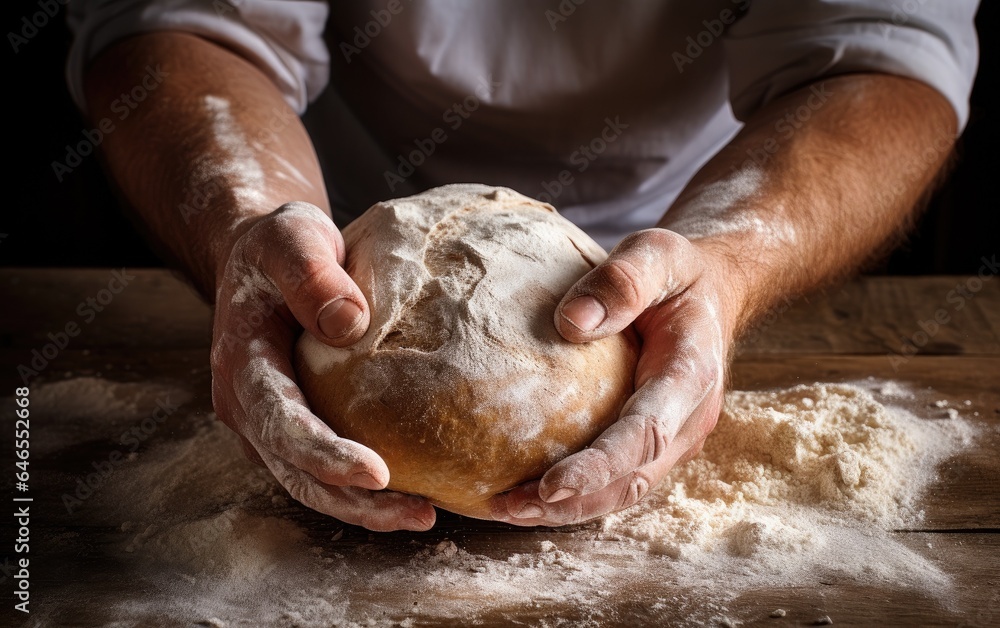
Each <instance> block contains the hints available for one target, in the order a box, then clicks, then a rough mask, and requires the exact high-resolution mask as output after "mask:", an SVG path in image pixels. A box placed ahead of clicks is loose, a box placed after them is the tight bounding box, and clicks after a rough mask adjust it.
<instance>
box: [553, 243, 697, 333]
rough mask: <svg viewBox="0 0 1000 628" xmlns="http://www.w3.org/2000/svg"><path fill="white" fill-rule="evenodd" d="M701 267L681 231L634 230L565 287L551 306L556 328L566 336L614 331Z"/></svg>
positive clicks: (689, 279) (682, 284) (675, 290)
mask: <svg viewBox="0 0 1000 628" xmlns="http://www.w3.org/2000/svg"><path fill="white" fill-rule="evenodd" d="M700 272H701V269H700V265H699V264H698V262H697V258H696V255H695V249H694V246H693V245H692V244H691V243H690V242H689V241H688V240H687V239H686V238H684V236H681V235H679V234H677V233H674V232H673V231H668V230H666V229H659V228H654V229H645V230H643V231H637V232H635V233H632V234H630V235H628V236H627V237H626V238H625V239H624V240H622V241H621V242H620V243H619V244H618V246H616V247H615V248H614V249H613V250H612V251H611V253H610V254H609V255H608V258H607V259H606V260H604V262H602V263H601V264H600V265H598V266H597V267H596V268H594V269H593V270H591V271H590V272H589V273H587V274H586V275H584V276H583V277H582V278H581V279H580V280H579V281H577V282H576V284H575V285H574V286H573V287H572V288H570V289H569V291H568V292H567V293H566V295H565V296H564V297H563V299H562V301H561V302H560V303H559V306H558V307H557V308H556V313H555V325H556V329H558V330H559V333H560V334H562V336H563V338H565V339H566V340H569V341H571V342H586V341H589V340H596V339H598V338H603V337H605V336H610V335H612V334H616V333H618V332H620V331H621V330H623V329H625V328H626V327H628V326H629V325H630V324H631V323H632V321H634V320H635V319H636V317H638V316H639V315H640V314H642V312H643V311H644V310H645V309H646V308H648V307H650V306H653V305H656V304H657V303H661V302H663V301H664V300H666V299H669V298H671V297H673V296H676V295H677V294H680V293H681V292H683V291H684V290H685V289H686V288H687V287H688V286H689V285H691V284H692V283H693V282H694V280H695V279H696V278H697V277H698V275H699V274H700Z"/></svg>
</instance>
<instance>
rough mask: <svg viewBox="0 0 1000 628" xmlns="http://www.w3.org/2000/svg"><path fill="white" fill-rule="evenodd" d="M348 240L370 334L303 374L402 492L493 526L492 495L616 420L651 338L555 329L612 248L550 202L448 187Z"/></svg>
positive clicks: (302, 365) (323, 409) (325, 355)
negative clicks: (642, 344) (590, 336)
mask: <svg viewBox="0 0 1000 628" xmlns="http://www.w3.org/2000/svg"><path fill="white" fill-rule="evenodd" d="M344 239H345V240H346V242H347V251H348V253H347V264H346V269H347V272H348V273H349V274H350V276H351V277H352V278H353V279H354V280H355V281H356V282H357V284H358V286H359V287H360V288H361V290H362V292H364V295H365V297H366V298H367V299H368V303H369V305H370V306H371V315H372V320H371V326H370V328H369V329H368V332H367V333H366V334H365V336H364V337H363V338H362V339H361V340H360V341H359V342H358V343H356V344H355V345H352V346H351V347H349V348H345V349H336V348H332V347H329V346H327V345H325V344H323V343H321V342H320V341H318V340H317V339H316V338H315V337H314V336H312V335H310V334H309V333H305V334H303V335H302V337H301V339H300V340H299V342H298V344H297V346H296V356H295V366H296V370H297V372H298V378H299V383H300V385H301V387H302V390H303V391H304V393H305V395H306V397H307V399H308V400H309V403H310V404H311V406H312V409H313V411H314V412H315V413H316V414H317V415H318V416H319V417H321V418H322V419H323V420H324V421H326V422H327V423H328V424H329V425H330V426H331V427H332V428H333V429H334V431H336V432H337V434H339V435H340V436H342V437H344V438H348V439H351V440H354V441H357V442H359V443H362V444H364V445H366V446H368V447H370V448H371V449H373V450H374V451H375V452H377V453H378V454H379V455H380V456H382V458H383V459H384V460H385V462H386V464H387V465H388V467H389V472H390V475H391V478H390V480H389V486H388V488H390V489H392V490H396V491H402V492H404V493H412V494H415V495H423V496H425V497H427V498H429V499H430V500H431V501H432V502H433V503H434V504H435V505H437V506H440V507H442V508H445V509H447V510H451V511H453V512H457V513H460V514H464V515H468V516H472V517H480V518H489V517H490V511H489V506H488V503H487V500H489V498H491V497H492V496H494V495H496V494H497V493H501V492H503V491H506V490H509V489H510V488H512V487H514V486H516V485H517V484H520V483H522V482H525V481H527V480H531V479H535V478H538V477H540V476H541V475H542V474H543V473H544V472H545V471H546V470H547V469H549V468H550V467H551V466H552V465H553V464H555V463H556V462H558V461H559V460H561V459H562V458H564V457H566V456H567V455H569V454H571V453H574V452H576V451H579V450H581V449H583V448H584V447H586V446H587V445H589V444H590V443H591V442H593V440H594V439H595V438H596V437H597V436H598V435H600V433H601V432H602V431H603V430H604V429H605V428H607V427H608V426H609V425H611V424H612V423H613V422H614V421H615V420H616V419H617V417H618V413H619V411H620V410H621V408H622V406H623V405H624V403H625V401H626V399H627V398H628V397H629V395H631V393H632V386H633V385H632V380H633V376H634V372H635V363H636V359H637V340H636V337H635V334H634V332H633V331H632V330H631V329H628V330H626V331H625V332H624V333H621V334H617V335H614V336H612V337H609V338H606V339H603V340H599V341H596V342H591V343H586V344H574V343H571V342H568V341H566V340H564V339H563V338H562V337H561V336H560V335H559V333H558V332H557V331H556V329H555V326H554V323H553V318H554V315H555V308H556V306H557V305H558V303H559V301H560V300H561V299H562V297H563V295H564V294H565V292H566V291H567V290H568V289H569V288H570V287H571V286H572V285H573V284H574V283H575V282H576V281H577V280H578V279H579V278H580V277H582V276H583V275H584V274H586V273H587V272H588V271H590V269H591V268H593V267H594V266H595V265H597V264H598V263H600V262H601V261H602V260H604V259H605V257H606V253H605V252H604V250H603V249H602V248H601V247H600V246H598V245H597V244H596V243H595V242H594V241H593V240H591V239H590V237H588V236H587V235H586V234H585V233H584V232H583V231H581V230H580V229H578V228H577V227H575V226H574V225H573V224H572V223H570V222H569V221H568V220H566V219H565V218H563V217H561V216H560V215H559V214H558V213H556V211H555V210H554V209H553V208H552V207H551V206H549V205H546V204H544V203H541V202H538V201H535V200H532V199H529V198H527V197H525V196H522V195H520V194H518V193H517V192H514V191H513V190H509V189H506V188H495V187H489V186H485V185H469V184H460V185H448V186H444V187H440V188H435V189H433V190H429V191H427V192H424V193H423V194H419V195H417V196H413V197H409V198H404V199H398V200H393V201H387V202H384V203H379V204H377V205H374V206H373V207H371V208H370V209H369V210H368V211H367V212H365V214H364V215H362V216H361V217H360V218H358V219H357V220H356V221H354V222H353V223H351V224H350V225H348V227H347V228H346V229H344Z"/></svg>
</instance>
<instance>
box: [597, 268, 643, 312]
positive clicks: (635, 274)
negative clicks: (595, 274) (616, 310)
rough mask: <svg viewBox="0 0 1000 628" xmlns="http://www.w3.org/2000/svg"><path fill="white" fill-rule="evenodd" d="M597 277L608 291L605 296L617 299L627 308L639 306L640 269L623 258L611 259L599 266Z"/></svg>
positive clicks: (640, 296)
mask: <svg viewBox="0 0 1000 628" xmlns="http://www.w3.org/2000/svg"><path fill="white" fill-rule="evenodd" d="M599 273H600V275H599V278H600V281H601V283H602V284H604V285H605V286H606V288H607V290H608V291H609V294H607V295H605V296H609V297H613V298H615V299H617V300H618V301H619V302H620V303H622V304H623V305H625V306H627V307H629V308H637V307H641V306H643V305H644V304H643V303H642V286H643V281H644V280H643V275H642V271H641V270H640V269H639V268H637V267H636V266H635V265H634V264H632V263H631V262H629V261H627V260H625V259H621V258H618V259H611V260H608V262H607V263H605V264H604V265H602V266H600V267H599Z"/></svg>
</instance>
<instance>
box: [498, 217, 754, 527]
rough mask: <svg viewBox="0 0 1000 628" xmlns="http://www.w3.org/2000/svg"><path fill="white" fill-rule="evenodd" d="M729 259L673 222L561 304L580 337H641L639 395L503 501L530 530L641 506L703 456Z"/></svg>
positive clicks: (718, 391) (632, 243)
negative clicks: (631, 329)
mask: <svg viewBox="0 0 1000 628" xmlns="http://www.w3.org/2000/svg"><path fill="white" fill-rule="evenodd" d="M728 267H729V262H728V260H726V258H724V257H722V256H721V255H718V254H716V253H713V252H711V251H710V249H708V248H701V247H699V246H697V245H695V244H692V243H691V242H690V241H688V240H687V239H686V238H684V237H683V236H681V235H679V234H677V233H674V232H672V231H668V230H666V229H659V228H654V229H647V230H644V231H639V232H636V233H633V234H631V235H630V236H628V237H627V238H625V239H624V240H623V241H622V242H621V243H620V244H619V245H618V246H616V247H615V248H614V250H613V251H611V254H610V255H609V257H608V259H607V260H605V261H604V262H603V263H602V264H600V265H599V266H597V267H596V268H594V269H593V270H592V271H590V272H589V273H587V274H586V275H585V276H584V277H583V278H581V279H580V280H579V281H578V282H577V283H576V284H575V285H574V286H573V287H572V288H571V289H570V290H569V292H568V293H567V294H566V296H565V297H563V300H562V302H561V303H560V304H559V307H557V308H556V315H555V324H556V327H557V329H558V330H559V332H560V333H561V334H562V336H563V337H564V338H566V339H567V340H569V341H571V342H587V341H591V340H596V339H598V338H604V337H606V336H610V335H612V334H616V333H618V332H620V331H622V330H623V329H625V328H626V327H628V326H629V325H630V324H633V323H634V325H635V330H636V331H637V332H638V334H639V336H640V337H641V339H642V346H641V348H640V351H639V361H638V364H637V366H636V372H635V393H634V394H633V395H632V397H631V398H630V399H629V400H628V402H626V404H625V406H624V408H623V409H622V412H621V414H620V416H619V419H618V421H617V422H616V423H615V424H614V425H612V426H611V427H609V428H608V429H607V430H605V431H604V433H603V434H601V436H599V437H598V438H597V440H596V441H594V443H593V444H592V445H591V446H590V447H588V448H587V449H584V450H583V451H580V452H578V453H575V454H573V455H571V456H568V457H567V458H565V459H563V460H562V461H560V462H559V463H557V464H556V465H555V466H553V467H552V468H551V469H549V471H548V472H547V473H545V475H544V476H543V477H542V478H541V479H540V480H535V481H532V482H527V483H525V484H522V485H520V486H518V487H515V488H514V489H512V490H511V491H508V492H507V493H503V494H501V495H497V496H496V497H494V498H493V501H492V504H491V506H492V510H493V512H492V514H493V517H494V518H495V519H497V520H500V521H506V522H508V523H512V524H515V525H523V526H537V525H545V526H560V525H566V524H572V523H579V522H582V521H586V520H588V519H592V518H594V517H599V516H601V515H605V514H608V513H611V512H615V511H617V510H621V509H623V508H628V507H629V506H631V505H633V504H635V503H636V502H638V501H639V500H640V499H642V498H643V496H644V495H646V493H647V492H649V490H650V489H651V488H653V487H654V486H656V485H657V484H658V483H659V482H660V481H661V480H662V479H663V478H664V476H666V474H667V472H668V471H670V469H671V468H672V467H673V466H674V465H676V464H677V463H678V462H681V461H685V460H688V459H690V458H693V457H694V456H696V455H697V454H698V453H699V452H700V451H701V447H702V444H703V443H704V441H705V438H706V437H707V436H708V434H709V432H711V431H712V429H713V428H714V427H715V424H716V421H717V420H718V417H719V411H720V409H721V407H722V400H723V392H724V385H725V373H726V365H727V363H728V358H729V353H730V350H731V346H732V339H733V334H734V330H733V326H734V324H733V321H734V320H735V313H736V312H737V311H738V309H739V308H738V305H737V303H738V300H737V299H735V298H734V296H733V292H732V289H733V286H732V278H731V277H729V276H727V275H726V272H725V270H724V269H725V268H728Z"/></svg>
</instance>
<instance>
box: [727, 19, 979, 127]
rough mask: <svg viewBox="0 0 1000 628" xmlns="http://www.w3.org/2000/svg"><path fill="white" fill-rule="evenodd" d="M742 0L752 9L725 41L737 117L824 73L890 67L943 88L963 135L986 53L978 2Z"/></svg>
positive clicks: (868, 70) (732, 100)
mask: <svg viewBox="0 0 1000 628" xmlns="http://www.w3.org/2000/svg"><path fill="white" fill-rule="evenodd" d="M736 1H737V0H734V2H736ZM742 2H749V3H750V4H749V9H748V10H747V12H746V14H745V15H744V16H743V17H742V18H741V19H740V20H739V21H738V22H736V23H735V24H734V25H733V26H732V27H731V28H730V29H729V31H728V33H727V34H726V36H725V40H724V42H725V43H724V46H725V49H726V55H727V63H728V65H729V69H730V100H731V103H732V106H733V111H734V113H735V114H736V116H737V118H739V119H741V120H742V119H745V117H746V116H747V115H749V114H750V113H752V112H753V111H754V110H756V109H758V108H760V107H761V106H763V105H764V104H766V103H767V102H769V101H770V100H772V99H774V98H775V97H777V96H780V95H781V94H783V93H785V92H788V91H789V90H792V89H794V88H795V87H797V86H799V85H802V84H804V83H807V82H810V81H814V80H816V79H819V78H823V77H827V76H834V75H837V74H845V73H849V72H885V73H887V74H894V75H898V76H904V77H908V78H912V79H915V80H918V81H922V82H924V83H926V84H927V85H929V86H931V87H933V88H934V89H936V90H937V91H939V92H940V93H941V94H942V95H943V96H944V97H945V98H947V99H948V101H949V102H950V103H951V105H952V107H953V108H954V109H955V115H956V117H957V118H958V130H959V133H961V131H962V129H964V128H965V124H966V122H967V121H968V118H969V94H970V93H971V91H972V83H973V80H974V79H975V75H976V66H977V63H978V58H979V48H978V41H977V39H976V29H975V23H974V18H975V13H976V8H977V6H978V0H742Z"/></svg>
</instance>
